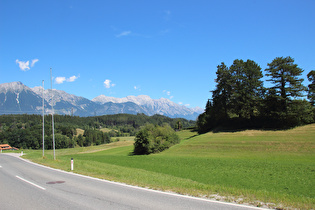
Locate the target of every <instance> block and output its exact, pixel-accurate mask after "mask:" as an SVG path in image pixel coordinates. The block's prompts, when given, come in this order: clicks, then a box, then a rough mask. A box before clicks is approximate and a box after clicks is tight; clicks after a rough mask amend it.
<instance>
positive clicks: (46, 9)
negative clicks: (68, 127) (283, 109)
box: [0, 0, 315, 108]
mask: <svg viewBox="0 0 315 210" xmlns="http://www.w3.org/2000/svg"><path fill="white" fill-rule="evenodd" d="M314 9H315V1H314V0H296V1H291V0H285V1H282V0H261V1H258V0H231V1H226V0H223V1H211V0H166V1H164V0H151V1H149V0H132V1H130V0H115V1H103V0H100V1H95V0H89V1H87V0H37V1H34V0H16V1H15V0H0V83H7V82H13V81H21V82H22V83H24V84H25V85H27V86H29V87H35V86H40V85H41V84H42V80H45V88H46V89H48V88H50V84H51V83H50V68H52V70H53V77H54V82H53V88H54V89H58V90H64V91H66V92H68V93H71V94H75V95H78V96H83V97H85V98H88V99H92V98H94V97H96V96H99V95H101V94H104V95H106V96H113V97H119V98H122V97H126V96H128V95H135V96H137V95H149V96H150V97H151V98H153V99H159V98H162V97H163V98H168V99H170V100H172V101H173V102H175V103H179V104H183V105H186V106H188V107H196V106H199V107H202V108H204V106H205V104H206V101H207V99H208V98H210V97H211V94H210V92H209V91H211V90H213V89H214V88H215V82H214V79H215V77H216V75H215V72H216V67H217V65H219V64H220V63H221V62H225V63H226V64H227V65H228V66H229V65H231V64H232V62H233V60H235V59H243V60H247V59H251V60H254V61H255V62H257V63H258V64H259V65H260V66H261V68H262V69H265V68H266V67H267V63H269V62H271V61H272V60H273V59H274V58H276V57H280V56H285V57H286V56H291V57H293V58H294V59H295V63H297V64H298V65H299V67H301V68H302V69H304V73H303V78H304V79H305V82H304V84H305V85H308V81H307V79H306V75H307V73H308V72H309V71H310V70H314V69H315V38H314V37H315V13H314Z"/></svg>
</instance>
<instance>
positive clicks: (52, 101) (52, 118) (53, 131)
mask: <svg viewBox="0 0 315 210" xmlns="http://www.w3.org/2000/svg"><path fill="white" fill-rule="evenodd" d="M50 83H51V109H52V112H51V121H52V123H51V124H52V136H53V149H54V160H56V154H55V127H54V94H53V89H52V69H51V68H50Z"/></svg>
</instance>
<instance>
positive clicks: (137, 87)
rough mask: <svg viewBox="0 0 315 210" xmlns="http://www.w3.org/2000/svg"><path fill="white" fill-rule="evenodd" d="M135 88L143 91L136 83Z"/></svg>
mask: <svg viewBox="0 0 315 210" xmlns="http://www.w3.org/2000/svg"><path fill="white" fill-rule="evenodd" d="M133 88H134V89H135V90H139V91H141V88H140V86H136V85H135V86H134V87H133Z"/></svg>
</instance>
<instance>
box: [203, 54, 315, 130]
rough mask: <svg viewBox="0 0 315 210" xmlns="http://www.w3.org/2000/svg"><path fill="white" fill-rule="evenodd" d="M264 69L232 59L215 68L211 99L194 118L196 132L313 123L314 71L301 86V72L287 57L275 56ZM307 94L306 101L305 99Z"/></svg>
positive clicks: (251, 63) (314, 117) (255, 64)
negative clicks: (268, 83)
mask: <svg viewBox="0 0 315 210" xmlns="http://www.w3.org/2000/svg"><path fill="white" fill-rule="evenodd" d="M267 65H268V68H266V69H265V76H266V77H267V79H266V81H268V82H270V84H271V85H270V87H264V86H263V81H262V78H263V72H262V70H261V67H260V66H259V65H258V64H257V63H256V62H254V61H252V60H247V61H243V60H238V59H237V60H234V62H233V64H232V65H231V66H230V67H228V66H226V65H225V64H224V63H223V62H222V63H221V64H220V65H218V66H217V71H216V75H217V78H216V79H215V82H216V88H215V89H214V90H213V91H211V92H212V99H209V100H208V102H207V104H206V109H205V112H204V113H203V114H201V115H200V116H199V117H198V120H197V127H198V130H199V133H204V132H208V131H210V130H214V129H247V128H260V129H261V128H265V129H283V128H290V127H294V126H298V125H303V124H308V123H313V122H315V109H314V100H315V97H314V96H315V71H314V70H312V71H310V72H309V73H308V75H307V77H308V79H309V81H310V82H311V84H310V85H309V86H308V87H305V86H304V85H303V84H302V82H303V79H302V78H301V75H302V73H303V70H302V69H301V68H300V67H298V65H297V64H295V63H294V59H293V58H291V57H277V58H275V59H274V60H273V61H272V62H271V63H268V64H267ZM306 95H307V98H308V99H309V100H308V101H307V100H306V98H305V96H306Z"/></svg>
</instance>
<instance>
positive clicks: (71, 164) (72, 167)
mask: <svg viewBox="0 0 315 210" xmlns="http://www.w3.org/2000/svg"><path fill="white" fill-rule="evenodd" d="M71 171H73V158H71Z"/></svg>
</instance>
